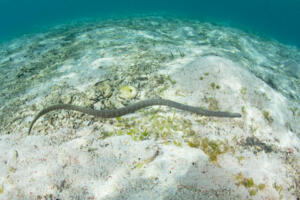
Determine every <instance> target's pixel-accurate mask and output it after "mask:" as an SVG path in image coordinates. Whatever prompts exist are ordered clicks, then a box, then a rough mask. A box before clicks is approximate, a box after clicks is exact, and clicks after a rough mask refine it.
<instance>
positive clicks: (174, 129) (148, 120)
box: [103, 109, 194, 147]
mask: <svg viewBox="0 0 300 200" xmlns="http://www.w3.org/2000/svg"><path fill="white" fill-rule="evenodd" d="M139 114H140V115H142V116H141V117H137V118H136V117H130V118H128V117H117V118H115V119H114V120H113V121H112V122H111V123H112V124H113V125H114V126H115V128H114V130H113V131H109V132H103V138H106V137H109V136H121V135H129V136H131V137H132V139H133V140H135V141H142V140H148V139H155V140H168V141H169V142H170V143H171V144H174V145H176V146H178V147H182V145H183V143H184V139H183V136H182V135H192V134H194V131H193V129H192V123H191V121H190V120H187V119H182V118H179V117H177V115H176V112H173V115H169V116H165V115H163V114H158V111H157V110H156V109H144V110H143V111H142V112H139Z"/></svg>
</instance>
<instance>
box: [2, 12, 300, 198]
mask: <svg viewBox="0 0 300 200" xmlns="http://www.w3.org/2000/svg"><path fill="white" fill-rule="evenodd" d="M0 49H1V50H0V82H1V83H0V149H1V151H0V152H1V153H0V199H297V198H299V197H300V178H299V177H300V171H299V169H300V140H299V136H300V104H299V100H300V66H299V65H300V51H299V50H298V49H296V48H294V47H290V46H285V45H283V44H280V43H278V42H276V41H273V40H270V39H266V38H260V37H258V36H255V35H253V34H250V33H245V32H242V31H240V30H237V29H233V28H230V27H228V26H221V25H213V24H210V23H204V22H200V21H197V20H190V19H180V18H176V17H162V16H139V17H130V18H120V19H118V18H116V19H106V20H99V21H91V20H86V21H80V22H74V23H72V24H68V25H59V26H56V27H51V28H50V29H49V30H48V31H46V32H44V33H39V34H34V35H27V36H24V37H22V38H19V39H15V40H13V41H10V42H6V43H3V44H1V48H0ZM127 86H130V87H131V88H133V89H134V92H135V93H134V95H132V96H130V95H129V96H127V97H123V96H121V95H120V90H121V88H124V87H127ZM155 96H161V97H163V98H166V99H170V100H174V101H177V102H180V103H184V104H187V105H192V106H199V107H202V108H206V109H210V110H221V111H230V112H238V113H241V114H242V117H241V118H234V119H227V118H214V117H204V116H198V115H196V114H191V113H188V112H185V111H179V110H176V109H173V108H167V107H163V106H154V107H151V108H145V109H142V110H140V111H138V112H136V113H133V114H129V115H126V116H122V117H120V118H114V119H99V118H95V117H92V116H88V115H85V114H81V113H78V112H72V111H55V112H52V113H49V114H47V115H45V116H44V117H42V118H41V119H39V121H38V122H37V123H36V125H35V127H34V128H33V131H32V133H31V135H28V134H27V131H28V127H29V125H30V122H31V121H32V119H33V118H34V116H35V115H36V114H37V113H38V112H39V111H40V110H42V109H43V108H45V107H47V106H49V105H52V104H56V103H71V104H74V105H80V106H86V107H90V108H94V109H112V108H119V107H123V106H126V105H128V104H129V103H132V102H137V101H139V100H143V99H148V98H151V97H155Z"/></svg>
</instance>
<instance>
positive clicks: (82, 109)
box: [28, 98, 241, 134]
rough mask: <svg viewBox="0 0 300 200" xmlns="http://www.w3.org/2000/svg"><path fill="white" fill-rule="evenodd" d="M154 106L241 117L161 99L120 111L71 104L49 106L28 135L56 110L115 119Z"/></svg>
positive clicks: (208, 114)
mask: <svg viewBox="0 0 300 200" xmlns="http://www.w3.org/2000/svg"><path fill="white" fill-rule="evenodd" d="M154 105H162V106H168V107H173V108H177V109H180V110H184V111H189V112H192V113H196V114H199V115H203V116H212V117H229V118H234V117H241V114H239V113H230V112H219V111H210V110H205V109H201V108H198V107H194V106H188V105H184V104H181V103H178V102H175V101H171V100H167V99H161V98H157V99H148V100H144V101H140V102H137V103H134V104H131V105H128V106H126V107H123V108H118V109H113V110H94V109H90V108H86V107H81V106H75V105H71V104H57V105H53V106H49V107H47V108H45V109H43V110H42V111H40V112H39V113H38V114H37V116H36V117H35V118H34V119H33V121H32V122H31V124H30V127H29V131H28V134H30V132H31V129H32V127H33V125H34V123H35V122H36V121H37V120H38V119H39V118H40V117H41V116H43V115H45V114H46V113H48V112H51V111H54V110H61V109H64V110H73V111H78V112H82V113H85V114H88V115H93V116H95V117H102V118H113V117H120V116H123V115H126V114H129V113H133V112H135V111H137V110H139V109H142V108H145V107H149V106H154Z"/></svg>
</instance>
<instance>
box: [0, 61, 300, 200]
mask: <svg viewBox="0 0 300 200" xmlns="http://www.w3.org/2000/svg"><path fill="white" fill-rule="evenodd" d="M165 72H168V73H169V75H170V76H171V77H172V78H174V79H175V80H176V81H177V83H176V84H175V86H174V87H173V88H170V89H169V90H168V91H166V92H165V97H166V98H169V99H172V100H176V101H179V102H182V103H187V104H189V105H195V106H200V105H201V104H202V103H203V102H204V101H203V99H204V98H205V97H206V96H208V97H209V96H212V97H214V98H215V99H217V100H218V103H219V107H220V109H221V110H228V111H232V112H241V109H242V106H244V109H245V112H246V113H243V114H242V115H243V117H242V118H241V119H220V120H219V119H217V120H215V119H211V120H208V121H207V124H206V125H205V126H200V125H199V123H197V122H196V121H195V119H194V118H195V115H192V114H189V113H184V115H185V117H187V118H189V119H191V120H192V121H193V130H194V131H195V132H196V134H203V135H204V136H206V137H208V138H210V139H219V140H222V141H224V140H228V142H229V144H230V145H232V146H236V145H237V144H238V143H239V141H244V140H245V139H246V138H247V137H256V138H258V139H259V140H260V141H262V142H263V143H265V144H267V145H269V146H272V151H271V152H268V153H266V152H265V151H263V150H262V151H259V150H257V149H255V147H246V146H245V148H244V147H243V146H242V145H241V146H239V147H238V146H237V147H236V150H235V152H227V153H225V154H222V155H220V156H219V159H218V164H216V163H213V162H211V161H210V160H209V157H208V155H206V154H205V153H204V152H203V151H202V150H201V149H200V148H191V147H189V146H188V145H187V144H183V146H182V147H178V146H175V145H171V144H170V145H165V144H164V143H163V142H161V141H154V140H146V141H133V140H132V139H131V137H129V136H115V137H109V138H107V139H104V140H102V139H101V138H97V137H96V136H95V135H96V134H94V133H93V131H87V130H86V129H80V130H79V131H81V133H79V135H82V136H81V137H79V138H76V139H73V140H70V141H68V142H61V143H58V142H57V141H56V140H52V137H54V136H57V135H60V134H61V135H63V134H64V132H63V129H62V130H61V131H62V132H60V133H51V134H49V135H47V136H26V137H23V136H20V135H18V134H11V135H4V136H1V137H0V152H1V154H0V191H1V192H0V199H3V200H4V199H23V200H25V199H99V200H100V199H101V200H102V199H103V200H104V199H105V200H106V199H280V198H281V199H296V197H297V196H296V195H297V194H296V193H295V190H296V189H297V187H299V185H297V181H298V183H299V177H297V175H299V171H297V170H296V169H297V168H298V169H299V168H300V153H299V147H300V140H299V137H297V135H296V134H299V130H300V120H299V117H294V116H293V114H292V112H291V111H290V109H289V107H291V106H292V102H290V101H289V100H287V99H286V98H285V97H284V96H282V95H281V94H279V93H278V92H276V91H274V90H273V89H272V88H270V87H269V86H268V85H267V84H265V83H264V82H263V81H261V80H260V79H258V78H256V77H255V76H254V75H253V74H251V73H250V72H248V71H246V70H245V69H243V68H241V67H240V66H238V65H237V64H235V63H232V62H231V61H230V60H227V59H224V58H220V57H214V56H210V57H204V58H200V59H196V60H194V61H193V62H192V63H190V64H188V65H177V66H175V65H172V66H170V67H169V68H167V69H166V70H164V71H162V72H161V73H165ZM204 73H209V75H207V76H206V75H204ZM201 76H203V77H204V79H203V80H200V77H201ZM212 82H214V83H215V84H216V85H219V86H220V89H212V87H211V83H212ZM243 88H247V89H246V91H245V92H244V93H243V92H241V91H243ZM176 92H177V93H178V92H179V93H181V94H183V95H182V96H177V95H175V94H176ZM201 106H203V107H207V105H201ZM264 110H267V111H269V113H270V116H271V117H272V118H273V122H272V123H269V122H268V121H267V120H266V118H265V117H264V115H263V111H264ZM200 118H201V119H205V117H200ZM286 122H289V124H290V126H291V128H288V127H286ZM253 129H255V130H253ZM292 130H295V131H294V132H293V131H292ZM298 136H299V135H298ZM256 150H257V151H256ZM255 151H256V152H257V153H254V152H255ZM239 158H240V160H239ZM239 173H242V175H243V177H244V180H250V179H252V180H253V181H254V184H255V186H252V187H249V188H247V187H245V186H243V185H238V183H239V182H241V180H239V179H238V178H237V175H238V174H239ZM297 173H298V174H297ZM259 184H264V185H265V188H264V189H262V190H259V189H258V185H259ZM251 190H255V191H256V194H255V195H253V196H250V194H251ZM298 190H299V188H298ZM298 194H299V193H298Z"/></svg>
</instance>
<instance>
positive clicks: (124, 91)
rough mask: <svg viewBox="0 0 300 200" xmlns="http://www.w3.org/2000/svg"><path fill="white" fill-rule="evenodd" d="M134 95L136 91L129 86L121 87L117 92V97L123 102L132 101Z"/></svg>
mask: <svg viewBox="0 0 300 200" xmlns="http://www.w3.org/2000/svg"><path fill="white" fill-rule="evenodd" d="M136 95H137V91H136V89H135V88H134V87H132V86H129V85H125V86H122V87H121V88H120V90H119V97H120V98H122V99H125V100H129V99H133V98H134V97H136Z"/></svg>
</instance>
